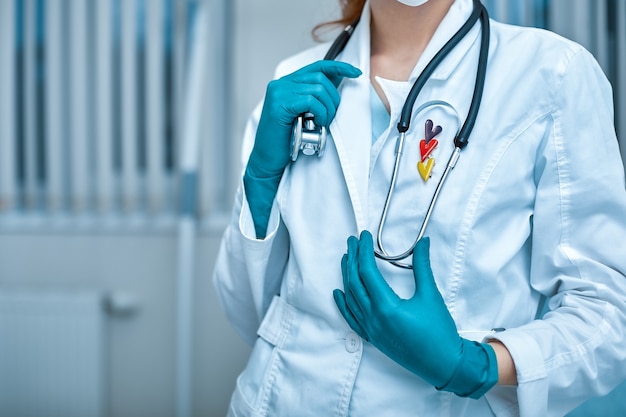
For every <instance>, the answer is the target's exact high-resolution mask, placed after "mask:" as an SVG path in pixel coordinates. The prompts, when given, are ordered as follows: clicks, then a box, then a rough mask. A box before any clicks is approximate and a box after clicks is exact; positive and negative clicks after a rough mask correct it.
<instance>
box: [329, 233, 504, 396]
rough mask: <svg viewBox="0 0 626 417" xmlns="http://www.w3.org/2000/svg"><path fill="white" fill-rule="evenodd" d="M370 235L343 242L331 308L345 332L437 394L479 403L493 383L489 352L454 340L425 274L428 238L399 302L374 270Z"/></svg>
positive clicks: (420, 246)
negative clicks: (408, 291) (340, 285)
mask: <svg viewBox="0 0 626 417" xmlns="http://www.w3.org/2000/svg"><path fill="white" fill-rule="evenodd" d="M373 245H374V243H373V241H372V235H371V234H370V233H369V232H367V231H364V232H363V233H362V234H361V239H360V240H358V239H357V238H356V237H354V236H352V237H350V238H349V239H348V252H347V254H346V255H344V256H343V259H342V261H341V270H342V274H343V281H344V291H345V292H342V291H341V290H335V291H334V293H333V295H334V297H335V302H336V304H337V306H338V307H339V310H340V311H341V314H342V315H343V317H344V318H345V319H346V321H347V322H348V324H349V325H350V327H351V328H352V329H353V330H354V331H356V332H357V333H358V334H359V335H360V336H361V337H363V338H364V339H366V340H368V341H369V342H371V343H372V344H373V345H374V346H376V347H377V348H378V349H379V350H380V351H381V352H383V353H384V354H385V355H387V356H388V357H390V358H391V359H393V360H394V361H395V362H397V363H398V364H400V365H401V366H403V367H404V368H406V369H408V370H409V371H411V372H413V373H415V374H416V375H418V376H420V377H422V378H423V379H425V380H426V381H428V382H429V383H430V384H432V385H433V386H435V387H436V388H437V389H438V390H444V391H451V392H454V393H455V394H457V395H460V396H464V397H465V396H469V397H472V398H479V397H481V396H482V395H483V394H484V393H486V392H487V391H488V390H489V389H491V387H493V386H494V385H495V384H496V383H497V381H498V367H497V362H496V357H495V352H494V351H493V348H492V347H491V346H489V345H488V344H486V343H477V342H473V341H469V340H467V339H463V338H462V337H460V336H459V334H458V331H457V329H456V325H455V323H454V320H453V319H452V316H451V315H450V312H449V311H448V308H447V307H446V305H445V302H444V301H443V297H442V296H441V293H440V292H439V290H438V289H437V285H436V283H435V279H434V277H433V273H432V270H431V268H430V258H429V247H430V241H429V240H428V238H424V239H422V240H421V241H420V242H419V243H418V244H417V246H416V247H415V251H414V253H413V275H414V278H415V294H414V295H413V297H412V298H410V299H406V300H405V299H402V298H400V297H398V295H397V294H396V293H395V292H394V291H393V290H392V289H391V288H390V287H389V285H388V284H387V282H386V281H385V279H384V278H383V276H382V275H381V274H380V272H379V270H378V268H377V267H376V262H375V258H374V251H373V247H374V246H373Z"/></svg>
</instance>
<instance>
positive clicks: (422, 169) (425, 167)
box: [417, 158, 435, 181]
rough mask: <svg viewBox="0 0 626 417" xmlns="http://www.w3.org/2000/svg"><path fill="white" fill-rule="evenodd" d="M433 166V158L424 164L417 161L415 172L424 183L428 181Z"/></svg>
mask: <svg viewBox="0 0 626 417" xmlns="http://www.w3.org/2000/svg"><path fill="white" fill-rule="evenodd" d="M434 166H435V158H430V159H429V160H428V161H427V162H426V164H424V162H422V161H419V162H418V163H417V170H418V171H419V173H420V176H421V177H422V179H423V180H424V181H428V179H429V178H430V173H431V172H432V170H433V167H434Z"/></svg>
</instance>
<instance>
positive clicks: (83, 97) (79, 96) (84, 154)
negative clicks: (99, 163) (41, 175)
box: [68, 1, 91, 212]
mask: <svg viewBox="0 0 626 417" xmlns="http://www.w3.org/2000/svg"><path fill="white" fill-rule="evenodd" d="M68 6H69V17H70V33H71V35H70V61H69V64H70V68H69V70H70V75H71V76H70V80H71V81H70V111H71V117H70V118H69V124H70V143H71V147H70V153H71V155H70V160H71V163H70V166H71V173H70V183H71V191H70V195H71V199H70V202H71V205H72V209H73V210H74V211H76V212H82V211H84V210H85V209H86V208H87V202H88V188H89V187H88V184H89V179H90V175H91V172H89V169H88V166H89V154H88V152H89V142H90V139H91V138H90V135H89V129H88V128H89V111H88V110H89V109H88V107H89V100H88V96H87V94H88V93H87V85H88V84H87V74H88V65H89V59H88V55H87V54H88V49H87V37H88V31H87V22H88V16H87V2H84V1H71V2H69V3H68Z"/></svg>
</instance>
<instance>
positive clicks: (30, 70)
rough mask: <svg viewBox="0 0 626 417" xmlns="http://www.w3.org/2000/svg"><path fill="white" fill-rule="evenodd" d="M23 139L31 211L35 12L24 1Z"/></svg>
mask: <svg viewBox="0 0 626 417" xmlns="http://www.w3.org/2000/svg"><path fill="white" fill-rule="evenodd" d="M24 17H25V19H24V90H23V91H24V140H25V151H26V152H25V153H26V170H25V181H24V204H25V208H26V209H27V210H28V209H30V210H32V209H33V208H35V207H36V205H37V202H38V187H37V135H38V132H39V128H40V127H39V123H38V120H37V113H38V109H37V78H36V77H37V10H36V4H35V0H24Z"/></svg>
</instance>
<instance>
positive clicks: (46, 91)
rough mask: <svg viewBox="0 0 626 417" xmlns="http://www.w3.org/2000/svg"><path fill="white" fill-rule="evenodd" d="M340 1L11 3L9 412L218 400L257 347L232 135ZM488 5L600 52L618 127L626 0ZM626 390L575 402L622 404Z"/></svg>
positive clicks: (1, 256) (6, 235)
mask: <svg viewBox="0 0 626 417" xmlns="http://www.w3.org/2000/svg"><path fill="white" fill-rule="evenodd" d="M337 3H338V2H337V0H315V1H304V0H264V1H262V2H261V1H244V0H91V1H88V0H0V416H2V417H5V416H6V417H22V416H23V417H39V416H42V417H43V416H46V417H51V416H63V417H73V416H76V417H91V416H94V417H104V416H111V417H140V416H150V417H160V416H163V417H174V416H176V417H190V416H210V417H213V416H215V417H219V416H224V415H225V412H226V407H227V403H228V401H229V398H230V394H231V392H232V390H233V388H234V384H235V378H236V376H237V374H238V372H239V371H240V370H241V369H242V368H243V366H244V365H245V362H246V359H247V355H248V354H249V348H248V347H247V346H246V345H245V344H244V343H243V342H242V341H241V340H240V339H239V338H238V337H237V336H236V335H235V334H234V332H233V331H232V330H231V328H230V327H229V326H228V324H227V323H226V321H225V318H224V316H223V315H222V313H221V312H220V310H219V308H218V306H217V302H216V298H215V295H214V292H213V289H212V286H211V273H212V267H213V261H214V258H215V256H216V251H217V248H218V244H219V240H220V237H221V233H222V232H223V229H224V227H225V224H226V221H227V219H228V217H229V210H230V207H231V204H232V199H233V196H234V191H235V187H236V185H237V183H238V175H239V172H240V169H241V167H240V163H239V161H240V158H239V150H240V145H239V141H240V138H241V136H242V133H243V129H244V125H245V122H246V119H247V117H248V115H249V113H250V112H251V110H252V109H253V107H254V106H255V105H256V104H257V103H258V101H259V100H260V99H261V97H262V94H263V92H264V89H265V85H266V83H267V82H268V80H270V79H271V77H272V74H273V69H274V67H275V65H276V64H277V63H278V61H279V60H281V59H283V58H285V57H286V56H288V55H290V54H293V53H295V52H297V51H299V50H301V49H303V48H305V47H308V46H311V45H313V44H314V41H313V39H312V37H311V33H310V31H311V29H312V28H313V26H314V25H315V24H317V23H320V22H323V21H327V20H331V19H334V18H336V17H338V16H339V7H338V4H337ZM484 3H485V5H486V6H487V7H488V9H489V11H490V14H491V16H492V17H493V18H495V19H497V20H501V21H506V22H511V23H515V24H520V25H528V26H537V27H547V28H550V29H552V30H554V31H556V32H558V33H560V34H562V35H564V36H567V37H569V38H571V39H574V40H576V41H578V42H580V43H581V44H583V45H584V46H585V47H587V48H588V49H589V50H590V51H592V53H593V54H594V55H595V56H596V58H597V59H598V61H599V62H600V64H601V65H602V67H603V69H604V71H605V72H606V74H607V76H608V77H609V78H610V79H611V81H612V83H613V86H614V98H615V101H616V126H617V129H618V131H619V132H620V137H621V138H622V140H623V141H626V139H624V138H626V0H551V1H550V0H516V1H509V0H490V1H487V0H485V1H484ZM334 34H335V32H328V33H327V34H326V35H325V36H326V40H330V39H332V38H333V36H334ZM591 139H593V138H590V140H591ZM591 149H592V148H590V150H591ZM621 149H622V155H624V154H625V153H626V152H625V150H626V142H624V146H622V148H621ZM625 391H626V388H623V387H619V388H618V389H617V390H616V391H615V392H614V393H613V394H611V395H609V396H608V397H606V398H603V399H598V400H593V401H590V402H588V403H587V404H585V405H583V407H582V408H580V409H579V410H577V411H576V412H575V413H573V414H572V416H603V417H607V416H624V415H626V400H625V399H624V395H623V394H622V393H623V392H625Z"/></svg>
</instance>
